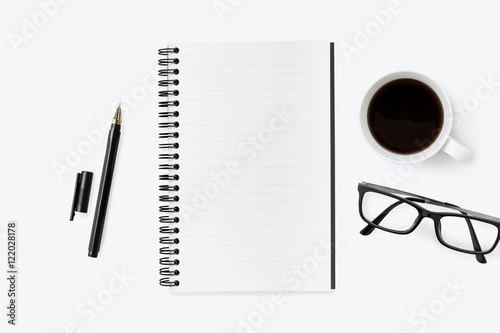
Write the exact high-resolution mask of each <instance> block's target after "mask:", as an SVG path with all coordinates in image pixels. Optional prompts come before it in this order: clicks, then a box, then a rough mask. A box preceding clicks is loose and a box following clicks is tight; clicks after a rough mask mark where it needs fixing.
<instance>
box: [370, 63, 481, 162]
mask: <svg viewBox="0 0 500 333" xmlns="http://www.w3.org/2000/svg"><path fill="white" fill-rule="evenodd" d="M399 79H413V80H417V81H420V82H422V83H424V84H426V85H427V86H428V87H430V88H431V89H432V90H433V91H434V93H435V94H436V95H437V96H438V98H439V101H440V102H441V105H442V107H443V127H442V129H441V131H440V133H439V135H438V136H437V137H436V138H435V140H434V142H432V144H430V145H429V146H428V147H426V148H425V149H423V150H421V151H418V152H416V153H413V154H398V153H395V152H392V151H390V150H388V149H386V148H384V147H383V146H381V145H380V144H379V143H378V142H377V140H376V139H375V138H374V137H373V135H372V133H371V131H370V128H369V124H368V108H369V106H370V102H371V100H372V98H373V96H374V95H375V94H376V93H377V92H378V91H379V89H380V88H382V87H383V86H384V85H385V84H387V83H389V82H392V81H395V80H399ZM452 124H453V111H452V107H451V102H450V100H449V98H448V96H447V95H446V93H445V92H444V90H443V89H442V88H441V87H440V86H439V85H438V84H437V83H435V82H434V81H432V80H431V79H429V78H428V77H426V76H424V75H421V74H418V73H414V72H397V73H393V74H389V75H387V76H385V77H383V78H381V79H380V80H378V81H377V82H375V84H373V85H372V86H371V88H370V89H369V90H368V92H367V93H366V95H365V98H364V99H363V103H362V104H361V130H362V131H363V135H364V136H365V139H366V141H367V142H368V144H369V145H370V147H371V148H372V149H373V150H374V151H375V152H376V153H377V154H378V155H379V156H381V157H383V158H385V159H386V160H388V161H391V162H395V163H403V164H408V163H418V162H421V161H424V160H426V159H428V158H429V157H431V156H433V155H435V154H436V153H437V152H438V151H440V150H443V151H444V152H445V153H447V154H448V155H450V156H451V157H453V158H455V159H456V160H458V161H462V162H464V161H467V160H468V159H469V158H470V156H471V154H472V153H471V151H470V150H469V149H467V148H466V147H465V146H463V145H462V144H461V143H459V142H458V141H457V140H455V139H453V138H452V137H451V136H450V132H451V126H452Z"/></svg>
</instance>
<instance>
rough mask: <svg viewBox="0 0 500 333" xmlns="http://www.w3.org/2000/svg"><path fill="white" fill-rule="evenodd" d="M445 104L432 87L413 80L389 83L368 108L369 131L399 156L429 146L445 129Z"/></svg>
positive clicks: (382, 88)
mask: <svg viewBox="0 0 500 333" xmlns="http://www.w3.org/2000/svg"><path fill="white" fill-rule="evenodd" d="M443 118H444V114H443V105H442V104H441V101H440V100H439V97H438V96H437V94H436V93H435V92H434V90H432V89H431V88H430V87H429V86H428V85H426V84H425V83H423V82H420V81H417V80H413V79H398V80H394V81H391V82H388V83H386V84H385V85H384V86H382V87H381V88H380V89H379V90H378V91H377V92H376V93H375V95H373V97H372V100H371V102H370V105H369V106H368V128H369V129H370V132H371V134H372V136H373V137H374V138H375V140H376V141H377V142H378V143H379V144H380V145H381V146H382V147H384V148H386V149H387V150H389V151H391V152H394V153H397V154H404V155H407V154H414V153H418V152H420V151H422V150H424V149H426V148H427V147H429V146H430V145H431V144H432V143H433V142H434V141H435V140H436V138H437V137H438V135H439V133H440V132H441V129H442V128H443Z"/></svg>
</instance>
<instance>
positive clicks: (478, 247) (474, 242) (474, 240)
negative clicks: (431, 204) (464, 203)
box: [446, 203, 487, 264]
mask: <svg viewBox="0 0 500 333" xmlns="http://www.w3.org/2000/svg"><path fill="white" fill-rule="evenodd" d="M446 204H447V205H450V206H453V207H455V208H456V209H457V210H458V211H459V212H460V213H462V214H465V215H468V214H467V213H466V212H464V211H463V210H462V209H461V208H460V207H458V206H457V205H454V204H450V203H446ZM464 219H465V221H466V222H467V227H468V228H469V233H470V237H471V239H472V246H474V251H482V249H481V244H479V240H478V239H477V235H476V231H475V230H474V226H473V225H472V222H471V221H470V219H469V218H468V217H464ZM475 256H476V260H477V261H478V262H479V263H481V264H486V263H487V261H486V257H485V256H484V254H476V255H475Z"/></svg>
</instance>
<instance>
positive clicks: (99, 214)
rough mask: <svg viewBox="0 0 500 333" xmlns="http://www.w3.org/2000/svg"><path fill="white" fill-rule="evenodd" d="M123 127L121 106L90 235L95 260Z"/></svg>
mask: <svg viewBox="0 0 500 333" xmlns="http://www.w3.org/2000/svg"><path fill="white" fill-rule="evenodd" d="M121 125H122V109H121V106H118V108H117V109H116V113H115V116H114V118H113V121H112V122H111V129H110V130H109V135H108V144H107V147H106V155H104V165H103V167H102V175H101V184H100V185H99V194H98V195H97V203H96V208H95V216H94V223H93V225H92V233H91V234H90V243H89V257H93V258H97V253H99V248H100V247H101V239H102V231H103V229H104V220H105V218H106V209H107V208H108V200H109V192H110V190H111V181H112V179H113V171H114V169H115V161H116V153H117V151H118V143H119V142H120V128H121Z"/></svg>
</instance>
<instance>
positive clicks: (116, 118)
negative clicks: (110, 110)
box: [111, 103, 122, 125]
mask: <svg viewBox="0 0 500 333" xmlns="http://www.w3.org/2000/svg"><path fill="white" fill-rule="evenodd" d="M111 123H112V124H116V125H121V124H122V104H121V103H120V105H118V108H117V109H116V112H115V116H114V117H113V121H112V122H111Z"/></svg>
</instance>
